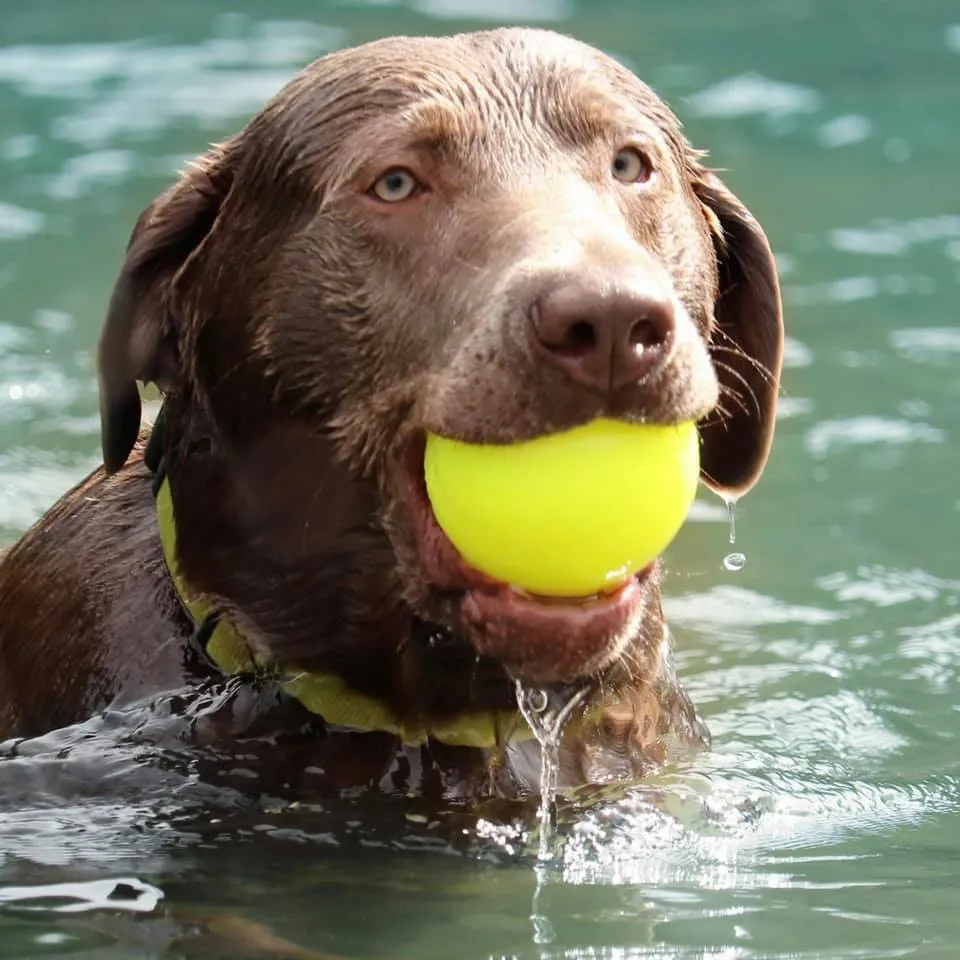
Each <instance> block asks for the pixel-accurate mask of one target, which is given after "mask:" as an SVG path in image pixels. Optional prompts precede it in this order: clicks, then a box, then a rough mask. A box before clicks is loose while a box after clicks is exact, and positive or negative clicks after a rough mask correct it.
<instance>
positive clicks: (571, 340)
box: [567, 320, 597, 352]
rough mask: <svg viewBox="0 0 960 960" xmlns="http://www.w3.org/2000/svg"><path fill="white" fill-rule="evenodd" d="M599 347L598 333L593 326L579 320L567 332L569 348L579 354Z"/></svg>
mask: <svg viewBox="0 0 960 960" xmlns="http://www.w3.org/2000/svg"><path fill="white" fill-rule="evenodd" d="M596 345H597V331H596V330H595V329H594V327H593V324H591V323H587V322H586V320H579V321H577V323H574V324H572V325H571V327H570V329H569V330H568V331H567V346H568V347H569V348H570V349H571V350H576V351H578V352H582V351H586V350H593V348H594V347H596Z"/></svg>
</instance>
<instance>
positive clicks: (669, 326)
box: [530, 280, 676, 393]
mask: <svg viewBox="0 0 960 960" xmlns="http://www.w3.org/2000/svg"><path fill="white" fill-rule="evenodd" d="M530 327H531V333H532V340H533V343H534V347H535V348H536V349H537V352H538V353H539V354H540V355H541V356H542V357H543V358H544V359H546V360H549V361H550V362H551V363H555V364H556V365H557V366H558V367H560V368H561V369H562V370H563V371H564V373H566V374H567V376H569V377H570V378H571V379H572V380H574V381H576V382H577V383H580V384H583V385H584V386H586V387H589V388H590V389H592V390H598V391H602V392H604V393H614V392H616V391H618V390H620V389H621V388H623V387H626V386H629V385H630V384H632V383H636V382H637V381H638V380H642V379H643V378H644V377H646V376H648V375H649V374H651V373H652V372H653V371H654V370H656V369H657V368H658V367H660V366H661V365H663V363H665V361H666V360H667V358H668V357H669V355H670V352H671V348H672V347H673V341H674V335H675V330H676V316H675V311H674V305H673V300H672V299H671V298H670V296H669V295H668V294H667V293H666V292H662V293H661V292H659V291H656V290H655V289H648V288H647V287H646V286H641V285H637V284H632V285H631V284H630V283H623V282H620V283H607V284H604V283H602V282H599V281H597V282H590V281H583V280H565V281H561V282H560V283H558V284H557V285H555V286H552V287H550V288H549V289H547V290H545V291H544V292H543V293H542V294H541V295H540V296H539V297H537V299H536V300H535V301H534V302H533V304H532V306H531V308H530Z"/></svg>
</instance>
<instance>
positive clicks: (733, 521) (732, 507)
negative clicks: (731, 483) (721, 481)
mask: <svg viewBox="0 0 960 960" xmlns="http://www.w3.org/2000/svg"><path fill="white" fill-rule="evenodd" d="M723 502H724V503H725V504H726V505H727V522H728V523H729V524H730V543H736V542H737V498H736V497H732V496H730V495H729V494H728V495H726V496H724V498H723Z"/></svg>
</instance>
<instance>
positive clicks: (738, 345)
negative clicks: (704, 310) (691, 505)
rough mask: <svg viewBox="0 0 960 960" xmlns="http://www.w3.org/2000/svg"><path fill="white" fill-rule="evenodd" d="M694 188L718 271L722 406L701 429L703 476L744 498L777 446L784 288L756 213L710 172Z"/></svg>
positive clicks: (715, 346)
mask: <svg viewBox="0 0 960 960" xmlns="http://www.w3.org/2000/svg"><path fill="white" fill-rule="evenodd" d="M693 186H694V192H695V193H696V195H697V198H698V200H699V202H700V204H701V207H702V210H703V214H704V216H705V217H706V219H707V223H708V225H709V228H710V233H711V236H712V239H713V243H714V248H715V250H716V255H717V262H718V268H719V270H718V274H719V287H718V293H717V299H716V302H715V304H714V317H715V321H716V323H715V327H714V330H713V334H712V337H711V341H710V354H711V357H712V358H713V363H714V367H715V369H716V371H717V377H718V379H719V381H720V403H719V408H718V410H717V411H716V412H715V413H714V414H713V415H711V416H710V417H708V418H707V419H706V420H705V421H704V422H703V423H702V424H701V425H700V435H701V438H702V446H701V452H700V457H701V459H700V462H701V474H702V476H703V479H704V481H705V482H706V483H707V485H708V486H710V487H711V488H712V489H714V490H715V491H717V492H718V493H722V494H728V495H732V496H739V495H740V494H743V493H746V492H747V490H749V489H750V488H751V487H752V486H753V485H754V483H756V481H757V480H758V479H759V477H760V474H761V473H762V472H763V468H764V466H765V465H766V462H767V457H768V455H769V453H770V444H771V443H772V441H773V430H774V421H775V420H776V414H777V394H778V393H779V389H780V370H781V365H782V359H783V313H782V308H781V304H780V283H779V280H778V279H777V268H776V264H775V262H774V259H773V253H772V252H771V250H770V244H769V242H768V241H767V237H766V235H765V234H764V232H763V229H762V228H761V226H760V224H759V223H757V221H756V220H755V219H754V217H753V215H752V214H751V213H750V211H749V210H747V208H746V207H745V206H744V205H743V204H742V203H741V202H740V201H739V200H738V199H737V197H735V196H734V195H733V193H731V192H730V190H728V189H727V187H726V186H724V184H723V183H722V182H721V180H720V179H719V177H717V176H716V175H715V174H713V173H711V172H709V171H706V170H702V169H701V170H699V171H698V173H697V176H696V177H695V179H694V184H693Z"/></svg>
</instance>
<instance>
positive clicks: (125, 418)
mask: <svg viewBox="0 0 960 960" xmlns="http://www.w3.org/2000/svg"><path fill="white" fill-rule="evenodd" d="M228 189H229V176H228V173H227V168H226V163H225V159H224V154H223V152H222V150H220V149H214V150H213V151H211V152H210V153H208V154H207V155H206V156H205V157H204V158H203V159H202V160H200V161H198V162H197V163H196V164H195V165H194V166H192V167H191V168H189V169H188V170H187V171H186V172H185V173H184V175H183V176H182V177H181V179H180V181H179V182H178V183H177V184H176V185H175V186H173V187H171V188H170V189H169V190H167V191H166V192H165V193H162V194H161V195H160V196H159V197H157V199H156V200H154V201H153V203H151V204H150V206H148V207H147V208H146V210H144V211H143V213H142V214H141V215H140V218H139V220H138V221H137V224H136V226H135V227H134V230H133V233H132V235H131V237H130V242H129V244H128V246H127V253H126V257H125V259H124V261H123V265H122V267H121V269H120V276H119V277H118V278H117V281H116V284H115V285H114V288H113V293H112V295H111V298H110V304H109V307H108V309H107V315H106V319H105V320H104V324H103V331H102V333H101V335H100V344H99V351H98V368H99V375H100V429H101V445H102V449H103V462H104V467H105V468H106V471H107V472H108V473H113V472H115V471H117V470H119V469H120V467H122V466H123V464H124V463H125V462H126V459H127V457H128V456H129V455H130V451H131V450H132V449H133V445H134V443H135V442H136V439H137V434H138V433H139V430H140V393H139V390H138V388H137V381H138V380H139V381H143V382H144V383H147V382H151V383H155V384H156V385H157V386H158V387H159V388H160V389H161V390H167V389H170V388H172V387H174V386H175V384H176V383H177V380H178V377H179V374H180V357H179V346H178V336H177V334H178V330H177V320H178V318H177V316H176V309H177V308H176V303H175V302H174V297H173V293H174V287H175V283H176V280H177V277H178V276H179V274H180V272H181V271H182V270H183V268H184V266H185V265H186V264H187V263H188V262H189V260H190V258H191V257H192V256H193V255H194V254H195V253H196V252H197V250H198V249H199V248H200V247H201V246H202V244H203V241H204V239H205V238H206V237H207V235H208V234H209V233H210V231H211V229H212V228H213V225H214V223H215V222H216V219H217V215H218V213H219V211H220V206H221V204H222V202H223V200H224V198H225V196H226V194H227V191H228Z"/></svg>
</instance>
